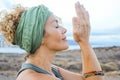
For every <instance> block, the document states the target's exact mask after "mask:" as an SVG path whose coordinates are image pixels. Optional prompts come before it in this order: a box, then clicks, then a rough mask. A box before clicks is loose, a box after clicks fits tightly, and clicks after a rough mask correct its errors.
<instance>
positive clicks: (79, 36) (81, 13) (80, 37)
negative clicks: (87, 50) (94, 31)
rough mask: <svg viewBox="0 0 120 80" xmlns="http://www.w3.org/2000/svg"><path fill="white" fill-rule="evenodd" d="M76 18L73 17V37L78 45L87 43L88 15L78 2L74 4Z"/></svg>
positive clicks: (88, 33) (88, 30)
mask: <svg viewBox="0 0 120 80" xmlns="http://www.w3.org/2000/svg"><path fill="white" fill-rule="evenodd" d="M75 10H76V14H77V17H73V19H72V22H73V37H74V40H75V41H76V42H78V43H83V42H89V35H90V22H89V14H88V12H87V11H86V10H85V8H84V7H83V6H82V5H80V3H79V2H77V3H76V4H75Z"/></svg>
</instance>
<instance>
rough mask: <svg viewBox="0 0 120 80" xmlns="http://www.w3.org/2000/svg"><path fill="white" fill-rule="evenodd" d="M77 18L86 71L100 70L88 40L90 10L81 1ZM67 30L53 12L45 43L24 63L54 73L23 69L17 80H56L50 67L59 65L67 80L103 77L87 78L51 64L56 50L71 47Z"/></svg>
mask: <svg viewBox="0 0 120 80" xmlns="http://www.w3.org/2000/svg"><path fill="white" fill-rule="evenodd" d="M75 9H76V14H77V17H73V19H72V22H73V37H74V40H75V41H76V42H77V43H78V45H79V46H80V47H81V51H82V53H81V54H82V62H83V72H82V74H84V73H87V72H91V71H100V70H102V69H101V67H100V64H99V62H98V59H97V57H96V55H95V52H94V50H93V49H92V47H91V45H90V43H89V35H90V23H89V15H88V12H87V11H86V10H85V9H84V7H83V6H82V5H80V3H79V2H77V3H76V4H75ZM66 31H67V30H66V29H65V28H63V27H62V26H60V25H59V24H58V22H57V21H56V18H55V16H54V15H51V16H50V17H49V19H48V20H47V22H46V25H45V35H44V37H43V39H42V44H41V45H40V47H39V49H37V51H36V52H35V54H34V55H31V56H30V57H29V58H27V60H26V62H25V63H31V64H34V65H36V66H37V67H40V68H42V69H43V70H46V71H48V72H49V73H51V74H52V76H51V75H46V74H42V73H37V72H35V71H33V70H30V69H27V70H24V71H23V72H22V73H21V74H20V75H19V76H18V78H17V80H57V78H56V77H55V75H54V74H53V72H52V71H51V67H54V68H56V69H57V70H58V71H59V72H60V74H61V75H62V77H63V78H64V80H103V77H102V76H93V77H89V78H87V79H85V78H84V77H83V75H82V74H78V73H74V72H70V71H68V70H65V69H62V68H60V67H58V66H55V65H52V64H51V63H52V60H53V59H54V56H55V53H56V52H57V51H61V50H65V49H67V48H68V44H67V41H66V36H65V33H66Z"/></svg>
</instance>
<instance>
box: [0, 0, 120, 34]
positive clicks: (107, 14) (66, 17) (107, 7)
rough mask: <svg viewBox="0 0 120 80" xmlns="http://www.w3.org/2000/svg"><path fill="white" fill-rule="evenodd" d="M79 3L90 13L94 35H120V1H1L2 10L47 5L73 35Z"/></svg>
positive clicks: (0, 8) (0, 7)
mask: <svg viewBox="0 0 120 80" xmlns="http://www.w3.org/2000/svg"><path fill="white" fill-rule="evenodd" d="M77 1H79V2H80V3H81V4H82V5H83V6H84V7H85V8H86V10H87V11H88V12H89V15H90V23H91V28H92V29H91V30H92V34H102V35H104V34H108V35H120V5H119V4H120V0H0V10H3V9H9V10H11V9H12V6H13V5H16V4H21V5H23V6H25V7H32V6H36V5H39V4H45V5H46V6H48V7H49V9H50V10H51V11H52V12H53V13H54V14H55V15H57V16H59V17H61V19H62V22H63V26H65V27H66V28H67V29H68V33H71V32H72V17H73V16H76V14H75V10H74V3H75V2H77Z"/></svg>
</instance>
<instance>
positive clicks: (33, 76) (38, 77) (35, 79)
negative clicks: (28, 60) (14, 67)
mask: <svg viewBox="0 0 120 80" xmlns="http://www.w3.org/2000/svg"><path fill="white" fill-rule="evenodd" d="M16 80H56V78H55V77H52V76H49V75H46V74H41V73H37V72H35V71H33V70H30V69H27V70H25V71H23V72H21V73H20V75H19V76H18V77H17V79H16Z"/></svg>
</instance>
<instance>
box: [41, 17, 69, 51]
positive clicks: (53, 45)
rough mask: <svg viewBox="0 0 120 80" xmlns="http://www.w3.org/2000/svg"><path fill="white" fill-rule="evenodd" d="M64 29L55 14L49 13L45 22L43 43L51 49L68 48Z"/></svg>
mask: <svg viewBox="0 0 120 80" xmlns="http://www.w3.org/2000/svg"><path fill="white" fill-rule="evenodd" d="M66 31H67V30H66V29H65V28H63V27H62V26H60V25H59V23H58V20H57V18H56V16H55V15H51V16H50V17H49V18H48V20H47V22H46V24H45V34H44V37H43V40H44V44H45V45H46V46H47V47H48V48H49V49H51V50H55V51H60V50H65V49H67V48H68V43H67V40H66V36H65V33H66Z"/></svg>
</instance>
